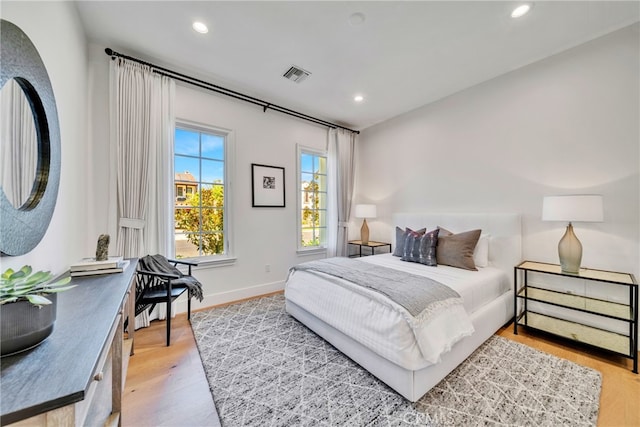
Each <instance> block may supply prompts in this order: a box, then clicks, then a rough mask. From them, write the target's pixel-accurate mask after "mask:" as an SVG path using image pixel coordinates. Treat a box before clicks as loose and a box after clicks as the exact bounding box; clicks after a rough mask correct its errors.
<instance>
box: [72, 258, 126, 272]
mask: <svg viewBox="0 0 640 427" xmlns="http://www.w3.org/2000/svg"><path fill="white" fill-rule="evenodd" d="M128 265H129V260H126V259H122V257H121V256H110V257H109V259H107V260H104V261H96V259H95V258H82V259H81V260H80V261H78V262H76V263H75V264H71V267H70V268H69V269H70V270H71V276H72V277H77V276H95V275H98V274H111V273H122V272H123V271H124V269H125V268H126V267H127V266H128Z"/></svg>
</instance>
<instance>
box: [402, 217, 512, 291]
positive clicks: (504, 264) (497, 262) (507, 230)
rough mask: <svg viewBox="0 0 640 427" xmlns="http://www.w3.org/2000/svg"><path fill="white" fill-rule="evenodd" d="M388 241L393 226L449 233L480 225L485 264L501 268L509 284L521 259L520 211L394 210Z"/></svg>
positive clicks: (472, 228) (475, 227) (471, 228)
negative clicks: (486, 248) (486, 252)
mask: <svg viewBox="0 0 640 427" xmlns="http://www.w3.org/2000/svg"><path fill="white" fill-rule="evenodd" d="M392 221H393V224H392V227H391V228H392V230H393V232H392V236H391V242H394V245H395V239H396V237H395V228H396V226H398V227H400V228H405V227H409V228H411V229H413V230H418V229H420V228H423V227H426V228H427V231H428V230H433V229H435V228H436V227H438V226H440V227H443V228H446V229H447V230H449V231H451V232H453V233H459V232H462V231H468V230H475V229H477V228H480V229H481V230H482V233H483V234H489V236H490V237H489V264H490V265H492V266H494V267H497V268H500V269H502V270H504V271H505V272H506V273H507V274H508V275H509V280H510V281H511V282H512V283H511V286H512V287H513V267H514V266H516V265H518V264H519V263H520V262H521V261H522V225H521V221H520V214H513V213H451V214H447V213H395V214H393V216H392Z"/></svg>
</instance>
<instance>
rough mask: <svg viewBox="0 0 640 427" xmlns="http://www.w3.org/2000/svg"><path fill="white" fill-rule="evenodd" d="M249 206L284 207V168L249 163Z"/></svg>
mask: <svg viewBox="0 0 640 427" xmlns="http://www.w3.org/2000/svg"><path fill="white" fill-rule="evenodd" d="M251 206H253V207H254V208H284V207H285V202H284V168H282V167H279V166H267V165H259V164H256V163H252V164H251Z"/></svg>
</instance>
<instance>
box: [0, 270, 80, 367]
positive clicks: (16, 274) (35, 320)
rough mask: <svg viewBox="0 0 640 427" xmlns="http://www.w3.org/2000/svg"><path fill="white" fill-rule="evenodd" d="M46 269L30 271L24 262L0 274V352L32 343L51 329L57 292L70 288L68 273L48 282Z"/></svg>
mask: <svg viewBox="0 0 640 427" xmlns="http://www.w3.org/2000/svg"><path fill="white" fill-rule="evenodd" d="M52 278H53V274H51V272H49V271H38V272H35V273H33V270H32V268H31V266H29V265H25V266H24V267H22V268H21V269H20V270H18V271H14V270H12V269H11V268H9V269H7V270H6V271H5V272H4V273H2V276H0V329H1V339H0V353H1V354H2V356H6V355H9V354H14V353H17V352H20V351H23V350H27V349H29V348H32V347H35V346H36V345H38V344H40V343H41V342H42V341H43V340H44V339H45V338H47V337H48V336H49V335H50V334H51V332H53V324H54V322H55V321H56V303H57V293H58V292H62V291H66V290H67V289H71V288H73V287H74V286H75V285H69V281H70V280H71V277H65V278H63V279H60V280H57V281H55V282H51V279H52Z"/></svg>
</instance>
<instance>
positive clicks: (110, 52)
mask: <svg viewBox="0 0 640 427" xmlns="http://www.w3.org/2000/svg"><path fill="white" fill-rule="evenodd" d="M104 53H106V54H107V55H109V56H113V50H111V48H106V49H105V50H104Z"/></svg>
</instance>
